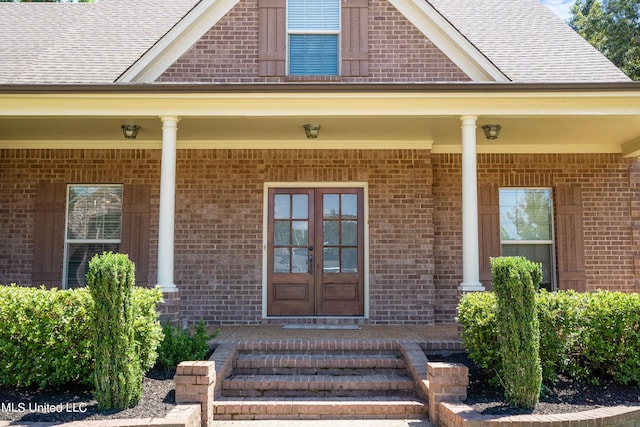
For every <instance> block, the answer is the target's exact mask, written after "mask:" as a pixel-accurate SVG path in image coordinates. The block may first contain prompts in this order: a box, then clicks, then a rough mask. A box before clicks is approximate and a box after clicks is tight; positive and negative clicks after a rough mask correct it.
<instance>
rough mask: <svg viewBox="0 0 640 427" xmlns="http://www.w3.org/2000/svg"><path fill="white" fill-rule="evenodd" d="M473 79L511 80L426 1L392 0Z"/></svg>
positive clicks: (400, 10)
mask: <svg viewBox="0 0 640 427" xmlns="http://www.w3.org/2000/svg"><path fill="white" fill-rule="evenodd" d="M389 3H391V4H392V5H393V6H394V7H395V8H396V9H398V11H399V12H400V13H402V14H403V15H404V16H405V18H407V19H408V20H409V22H411V23H412V24H413V25H415V27H416V28H417V29H418V30H420V31H421V32H422V34H424V35H425V36H426V37H428V38H429V40H431V41H432V42H433V44H435V45H436V46H437V47H438V49H440V50H441V51H442V52H443V53H444V54H445V55H447V56H448V57H449V59H451V60H452V61H453V62H454V63H455V64H456V65H457V66H458V67H460V69H461V70H462V71H464V72H465V73H466V74H467V75H468V76H469V77H470V78H471V79H472V80H473V81H474V82H509V81H510V80H509V78H508V77H507V76H506V75H504V74H503V73H502V71H500V70H499V69H498V67H496V66H495V65H494V64H493V63H492V62H491V61H489V59H487V57H486V56H484V55H483V54H482V52H480V51H479V50H478V49H477V48H476V47H475V46H474V45H473V44H472V43H471V42H470V41H469V40H467V39H466V38H465V37H464V36H463V35H462V34H460V32H459V31H458V30H457V29H456V28H455V27H454V26H453V25H451V23H450V22H449V21H447V20H446V19H445V18H444V17H443V16H442V15H441V14H440V13H439V12H438V11H437V10H436V9H435V8H434V7H433V6H431V4H429V3H428V2H426V1H424V0H389Z"/></svg>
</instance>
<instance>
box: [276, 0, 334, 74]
mask: <svg viewBox="0 0 640 427" xmlns="http://www.w3.org/2000/svg"><path fill="white" fill-rule="evenodd" d="M339 39H340V0H287V41H288V58H287V59H288V64H289V75H291V76H337V75H338V74H339V65H338V64H339V56H340V49H339V46H340V41H339Z"/></svg>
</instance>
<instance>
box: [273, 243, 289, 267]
mask: <svg viewBox="0 0 640 427" xmlns="http://www.w3.org/2000/svg"><path fill="white" fill-rule="evenodd" d="M290 271H291V258H290V252H289V248H275V249H274V250H273V272H274V273H289V272H290Z"/></svg>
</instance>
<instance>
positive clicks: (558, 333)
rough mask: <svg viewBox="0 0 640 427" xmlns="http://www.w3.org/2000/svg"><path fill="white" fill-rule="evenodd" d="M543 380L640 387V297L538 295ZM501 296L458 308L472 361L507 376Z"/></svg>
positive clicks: (472, 299)
mask: <svg viewBox="0 0 640 427" xmlns="http://www.w3.org/2000/svg"><path fill="white" fill-rule="evenodd" d="M536 305H537V311H538V319H539V322H540V359H541V364H542V373H543V379H544V381H545V382H547V383H551V382H554V381H555V380H556V378H557V375H558V374H560V373H562V374H566V375H569V376H571V377H573V378H584V379H587V380H589V381H591V382H597V381H598V378H611V379H613V380H615V381H616V382H619V383H621V384H629V383H635V384H640V339H638V337H639V336H640V294H637V293H636V294H624V293H621V292H610V291H598V292H591V293H578V292H574V291H558V292H547V291H544V290H542V291H540V292H538V293H537V294H536ZM496 309H497V301H496V296H495V294H494V293H492V292H480V293H468V294H465V295H464V296H463V297H462V300H461V301H460V304H459V306H458V321H459V322H460V324H461V325H462V326H463V332H462V344H463V346H464V348H465V349H466V350H467V352H468V354H469V357H470V358H471V359H472V360H473V361H474V362H475V363H476V364H478V366H481V367H483V368H485V369H487V370H489V371H490V372H493V374H494V375H498V374H500V373H501V369H502V367H501V364H500V354H499V351H500V348H499V343H498V329H497V324H496Z"/></svg>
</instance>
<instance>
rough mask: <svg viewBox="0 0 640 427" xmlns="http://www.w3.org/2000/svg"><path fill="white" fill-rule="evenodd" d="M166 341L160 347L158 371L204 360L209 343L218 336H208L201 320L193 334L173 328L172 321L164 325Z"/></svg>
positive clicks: (157, 362) (163, 330) (186, 330)
mask: <svg viewBox="0 0 640 427" xmlns="http://www.w3.org/2000/svg"><path fill="white" fill-rule="evenodd" d="M162 333H163V335H164V339H163V340H162V341H161V342H160V344H159V345H158V359H157V361H156V366H155V367H156V369H160V370H165V371H170V370H174V369H176V366H178V364H179V363H180V362H183V361H185V360H202V359H203V358H204V356H205V355H206V354H207V352H208V351H209V344H208V341H209V340H210V339H212V338H213V337H215V336H216V334H217V331H216V332H214V333H213V334H211V335H209V334H207V329H206V327H205V325H204V322H203V321H202V320H200V321H199V322H198V324H197V325H196V327H195V329H194V332H193V334H191V333H189V330H188V329H186V328H185V329H180V328H179V327H177V326H173V324H172V323H171V321H168V322H166V323H164V324H163V325H162Z"/></svg>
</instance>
